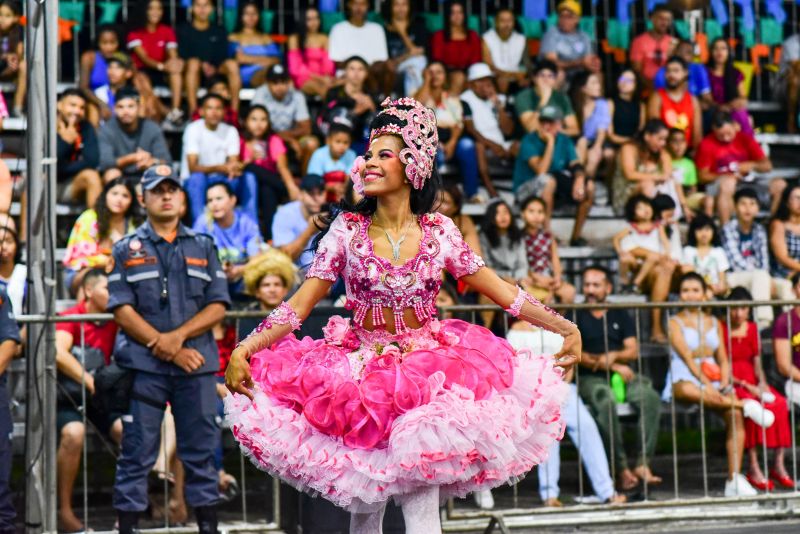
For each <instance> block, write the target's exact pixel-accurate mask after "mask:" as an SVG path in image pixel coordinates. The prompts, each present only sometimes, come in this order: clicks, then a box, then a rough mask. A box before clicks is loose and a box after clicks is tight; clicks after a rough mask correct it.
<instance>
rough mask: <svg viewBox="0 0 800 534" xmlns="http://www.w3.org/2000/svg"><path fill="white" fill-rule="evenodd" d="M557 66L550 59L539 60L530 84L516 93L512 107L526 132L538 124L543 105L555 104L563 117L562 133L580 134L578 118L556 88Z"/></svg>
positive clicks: (569, 134)
mask: <svg viewBox="0 0 800 534" xmlns="http://www.w3.org/2000/svg"><path fill="white" fill-rule="evenodd" d="M557 75H558V67H556V64H555V63H553V62H552V61H548V60H540V61H539V62H538V63H537V64H536V66H535V67H534V68H533V73H532V81H533V83H532V85H531V87H528V88H527V89H523V90H522V91H520V92H519V93H517V96H516V98H515V99H514V109H515V111H516V113H517V117H518V118H519V122H520V123H521V124H522V127H523V128H524V129H525V131H526V132H533V131H535V130H536V129H537V127H538V125H539V112H541V110H542V109H543V108H544V107H545V106H555V107H557V108H558V109H559V110H561V116H562V117H564V118H563V119H562V120H563V121H564V135H568V136H570V137H576V136H578V135H580V127H579V126H578V119H577V118H576V117H575V111H573V109H572V103H571V102H570V101H569V98H568V97H567V95H565V94H564V93H562V92H561V91H558V90H557V89H556V76H557Z"/></svg>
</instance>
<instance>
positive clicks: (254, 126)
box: [239, 104, 300, 240]
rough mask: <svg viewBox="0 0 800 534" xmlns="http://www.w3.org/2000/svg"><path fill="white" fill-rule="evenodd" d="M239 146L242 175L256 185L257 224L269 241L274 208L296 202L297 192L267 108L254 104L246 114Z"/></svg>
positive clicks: (298, 191)
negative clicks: (247, 174)
mask: <svg viewBox="0 0 800 534" xmlns="http://www.w3.org/2000/svg"><path fill="white" fill-rule="evenodd" d="M239 146H240V148H239V156H240V157H241V160H242V164H243V165H244V166H245V167H244V171H245V172H249V173H252V174H254V175H255V177H256V180H257V182H258V206H259V208H260V209H259V212H260V214H261V218H260V219H259V223H260V226H261V228H262V233H263V234H264V235H265V236H266V237H267V239H268V240H269V239H271V238H272V218H273V217H274V216H275V210H277V209H278V205H279V204H281V203H283V202H284V201H286V200H287V199H288V200H296V199H297V198H298V197H299V196H300V190H299V189H298V188H297V184H295V181H294V176H293V175H292V172H291V171H290V170H289V159H288V158H287V157H286V145H285V144H284V143H283V139H281V138H280V136H279V135H278V134H276V133H274V132H273V131H272V122H271V121H270V116H269V111H267V108H265V107H264V106H261V105H258V104H254V105H251V106H250V108H249V109H248V110H247V115H246V116H245V118H244V131H243V132H242V138H241V140H240V144H239Z"/></svg>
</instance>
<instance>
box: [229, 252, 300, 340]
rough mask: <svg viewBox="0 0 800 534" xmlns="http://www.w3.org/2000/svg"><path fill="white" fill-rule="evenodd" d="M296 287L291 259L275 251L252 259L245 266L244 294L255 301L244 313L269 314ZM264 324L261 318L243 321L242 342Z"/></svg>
mask: <svg viewBox="0 0 800 534" xmlns="http://www.w3.org/2000/svg"><path fill="white" fill-rule="evenodd" d="M296 286H297V266H296V265H295V264H294V263H293V262H292V259H291V258H290V257H289V256H287V255H286V254H284V253H283V252H281V251H280V250H278V249H276V248H272V249H269V250H267V251H266V252H264V253H263V254H261V255H259V256H256V257H254V258H252V259H251V260H250V261H249V262H247V265H245V267H244V289H245V292H246V293H247V294H248V295H250V296H252V297H253V298H254V299H255V300H254V301H253V302H251V303H250V304H248V305H247V307H246V308H245V310H248V311H256V310H258V311H261V312H264V315H266V314H269V313H270V312H271V311H272V310H274V309H275V308H277V307H278V306H279V305H280V303H281V302H283V301H284V300H286V297H287V296H288V295H289V293H290V292H291V291H293V290H294V288H295V287H296ZM261 321H262V319H260V318H252V319H251V318H248V319H242V320H241V321H240V322H239V336H238V337H239V339H244V337H245V336H247V334H249V333H250V332H252V331H253V329H254V328H255V327H257V326H258V324H259V323H260V322H261Z"/></svg>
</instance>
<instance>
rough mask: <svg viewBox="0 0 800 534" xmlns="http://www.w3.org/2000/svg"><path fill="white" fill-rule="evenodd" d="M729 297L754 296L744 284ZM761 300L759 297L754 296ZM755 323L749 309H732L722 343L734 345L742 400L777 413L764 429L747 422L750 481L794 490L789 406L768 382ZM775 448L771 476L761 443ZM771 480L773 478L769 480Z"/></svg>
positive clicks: (734, 372)
mask: <svg viewBox="0 0 800 534" xmlns="http://www.w3.org/2000/svg"><path fill="white" fill-rule="evenodd" d="M728 299H729V300H753V299H754V296H753V295H751V294H750V292H749V291H747V290H746V289H745V288H743V287H734V288H733V290H732V291H731V294H730V295H729V296H728ZM755 300H760V299H757V298H756V299H755ZM757 328H758V327H757V326H756V323H754V322H752V321H750V308H744V307H742V308H731V309H730V330H729V329H728V325H726V323H725V322H723V323H722V335H723V342H724V343H725V345H726V346H728V347H731V355H730V356H731V367H732V369H731V375H732V381H733V386H734V390H735V391H736V396H737V397H738V398H740V399H753V400H755V401H761V402H763V404H764V407H765V408H766V409H767V410H769V411H771V412H772V413H774V414H775V424H773V425H772V426H771V427H769V428H767V429H762V428H761V427H760V426H758V425H757V424H755V423H753V422H752V421H750V420H749V419H748V420H745V422H744V448H745V449H747V456H748V458H749V464H750V469H749V472H748V474H747V481H748V482H750V484H751V485H752V486H753V487H754V488H756V489H760V490H762V491H763V490H768V489H769V490H772V489H773V488H774V487H775V485H774V484H773V481H775V482H777V483H778V485H779V486H781V487H782V488H784V489H792V490H793V489H795V481H794V480H792V477H791V476H789V473H788V472H787V471H786V463H785V461H784V457H785V454H784V453H785V451H786V449H787V448H789V447H791V446H792V431H791V427H790V426H789V406H788V405H787V403H786V397H784V396H783V395H781V394H780V393H778V390H777V389H775V388H774V387H772V386H770V385H769V384H768V383H767V375H766V373H764V367H763V365H762V364H761V339H760V337H759V335H758V330H757ZM759 445H761V446H766V448H768V449H772V450H774V451H775V453H774V454H775V457H774V459H773V462H774V463H773V468H772V469H771V470H770V471H769V478H767V476H766V475H765V474H764V473H763V472H762V471H761V466H760V461H761V458H760V456H759V451H758V446H759ZM770 479H772V480H770Z"/></svg>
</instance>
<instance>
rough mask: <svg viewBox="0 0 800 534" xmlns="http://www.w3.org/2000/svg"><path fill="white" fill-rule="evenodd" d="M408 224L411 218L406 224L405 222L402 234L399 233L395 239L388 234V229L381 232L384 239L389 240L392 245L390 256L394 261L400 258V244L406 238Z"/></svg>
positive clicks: (409, 224)
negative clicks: (384, 235) (398, 236)
mask: <svg viewBox="0 0 800 534" xmlns="http://www.w3.org/2000/svg"><path fill="white" fill-rule="evenodd" d="M412 220H413V219H412ZM410 226H411V220H409V221H408V224H406V231H405V232H403V235H401V236H400V238H399V239H398V240H397V241H395V240H394V239H392V236H390V235H389V230H387V229H386V228H384V229H383V233H384V234H386V239H388V240H389V244H390V245H391V246H392V258H393V260H394V261H399V260H400V245H402V244H403V241H405V240H406V236H407V235H408V230H409V228H410Z"/></svg>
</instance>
